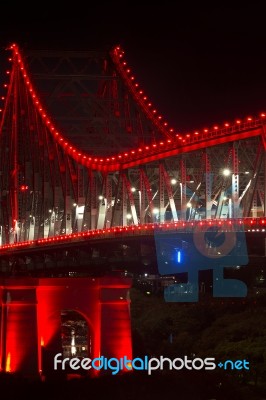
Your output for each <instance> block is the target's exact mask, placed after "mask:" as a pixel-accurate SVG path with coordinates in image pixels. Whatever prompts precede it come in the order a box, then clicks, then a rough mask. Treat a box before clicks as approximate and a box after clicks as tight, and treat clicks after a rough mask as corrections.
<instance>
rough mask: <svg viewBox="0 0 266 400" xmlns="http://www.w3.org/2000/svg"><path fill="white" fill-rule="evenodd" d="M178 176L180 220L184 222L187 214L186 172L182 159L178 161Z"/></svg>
mask: <svg viewBox="0 0 266 400" xmlns="http://www.w3.org/2000/svg"><path fill="white" fill-rule="evenodd" d="M180 172H181V174H180V176H181V182H180V190H181V196H180V199H181V202H180V203H181V204H180V206H181V210H180V211H181V218H180V219H181V220H182V221H185V220H186V213H187V171H186V160H185V158H184V157H182V158H181V160H180Z"/></svg>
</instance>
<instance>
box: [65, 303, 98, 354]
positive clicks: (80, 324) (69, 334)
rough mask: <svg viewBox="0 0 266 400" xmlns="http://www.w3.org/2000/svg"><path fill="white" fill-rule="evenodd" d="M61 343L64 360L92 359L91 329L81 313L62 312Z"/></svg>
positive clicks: (72, 311) (73, 311)
mask: <svg viewBox="0 0 266 400" xmlns="http://www.w3.org/2000/svg"><path fill="white" fill-rule="evenodd" d="M61 341H62V354H63V358H66V357H69V358H74V357H79V358H82V357H91V355H92V337H91V329H90V326H89V324H88V322H87V320H86V318H85V317H84V316H83V315H82V314H81V313H79V312H77V311H75V310H62V311H61Z"/></svg>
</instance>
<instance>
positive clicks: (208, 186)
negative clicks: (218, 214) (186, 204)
mask: <svg viewBox="0 0 266 400" xmlns="http://www.w3.org/2000/svg"><path fill="white" fill-rule="evenodd" d="M204 157H205V203H206V205H205V207H206V219H211V217H212V215H211V209H212V173H211V163H210V155H209V154H208V152H207V149H206V152H205V154H204Z"/></svg>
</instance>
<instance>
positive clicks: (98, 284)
mask: <svg viewBox="0 0 266 400" xmlns="http://www.w3.org/2000/svg"><path fill="white" fill-rule="evenodd" d="M0 286H1V288H0V290H1V294H2V296H1V298H2V303H1V336H0V344H1V347H0V361H1V368H2V370H4V371H6V372H21V373H23V374H25V375H38V374H40V373H41V372H42V374H44V375H49V374H53V373H54V371H53V359H54V356H55V355H56V354H57V353H60V352H62V345H61V311H62V310H74V311H76V312H78V313H80V314H81V315H82V316H83V317H84V318H85V319H86V321H87V324H88V327H89V330H90V332H91V336H92V354H90V355H89V356H90V358H95V357H100V356H101V355H103V356H105V357H117V358H120V357H123V356H127V357H128V358H131V356H132V344H131V323H130V300H129V296H128V293H129V292H128V291H129V288H130V287H131V280H130V279H128V278H117V277H105V278H40V279H31V278H21V279H12V278H9V279H5V280H1V281H0Z"/></svg>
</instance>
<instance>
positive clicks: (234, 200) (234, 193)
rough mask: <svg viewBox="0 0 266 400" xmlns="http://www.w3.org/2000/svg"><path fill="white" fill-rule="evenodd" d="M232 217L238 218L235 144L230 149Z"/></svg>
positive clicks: (236, 152) (237, 178) (236, 151)
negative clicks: (231, 164)
mask: <svg viewBox="0 0 266 400" xmlns="http://www.w3.org/2000/svg"><path fill="white" fill-rule="evenodd" d="M232 163H233V173H232V217H233V218H238V217H239V216H240V215H239V211H240V210H239V172H238V163H239V161H238V148H237V144H236V143H233V148H232Z"/></svg>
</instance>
